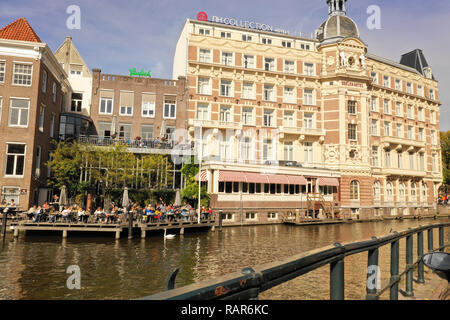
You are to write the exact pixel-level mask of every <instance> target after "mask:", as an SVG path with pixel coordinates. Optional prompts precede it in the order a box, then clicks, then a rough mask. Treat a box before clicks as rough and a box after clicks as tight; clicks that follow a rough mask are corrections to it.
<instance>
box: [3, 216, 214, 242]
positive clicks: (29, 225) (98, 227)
mask: <svg viewBox="0 0 450 320" xmlns="http://www.w3.org/2000/svg"><path fill="white" fill-rule="evenodd" d="M215 223H216V222H215V220H202V221H200V223H198V222H197V221H173V222H157V223H146V224H145V223H140V222H134V223H133V230H136V229H139V230H140V231H141V237H142V238H145V236H146V231H154V230H164V229H167V230H170V229H179V230H180V234H184V229H185V228H212V229H213V230H214V229H215ZM9 228H10V230H13V231H14V236H15V237H18V236H19V233H20V232H21V231H24V232H26V231H33V232H36V231H46V232H48V231H54V232H61V233H62V236H63V238H67V235H68V233H69V232H113V233H115V236H116V239H119V238H120V235H121V233H122V231H124V230H128V228H129V225H128V222H124V223H76V222H55V223H52V222H30V221H19V222H11V223H10V227H9Z"/></svg>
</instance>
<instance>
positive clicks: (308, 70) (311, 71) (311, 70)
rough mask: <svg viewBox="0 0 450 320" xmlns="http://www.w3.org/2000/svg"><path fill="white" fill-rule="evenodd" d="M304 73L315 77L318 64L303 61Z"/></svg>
mask: <svg viewBox="0 0 450 320" xmlns="http://www.w3.org/2000/svg"><path fill="white" fill-rule="evenodd" d="M303 74H304V75H305V76H310V77H313V76H315V75H316V64H315V63H311V62H303Z"/></svg>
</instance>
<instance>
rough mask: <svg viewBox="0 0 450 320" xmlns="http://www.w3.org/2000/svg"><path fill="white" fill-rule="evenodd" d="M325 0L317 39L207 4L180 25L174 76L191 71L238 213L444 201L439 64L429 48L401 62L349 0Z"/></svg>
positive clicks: (191, 113) (219, 193)
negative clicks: (371, 37) (387, 54)
mask: <svg viewBox="0 0 450 320" xmlns="http://www.w3.org/2000/svg"><path fill="white" fill-rule="evenodd" d="M327 4H328V7H329V9H328V13H329V17H328V18H327V19H326V20H325V22H324V23H323V24H322V25H321V26H320V27H319V28H318V30H317V31H316V36H315V38H314V39H308V38H302V37H297V36H291V35H289V34H287V33H286V32H282V31H276V29H274V28H273V27H271V26H268V25H264V24H260V23H255V22H247V21H245V22H244V21H239V20H236V19H232V18H221V17H216V16H213V17H210V19H209V20H208V21H205V20H207V19H204V16H205V15H204V14H203V15H199V17H200V19H202V20H201V21H200V20H187V22H186V24H185V26H184V28H183V30H182V32H181V35H180V38H179V41H178V43H177V46H176V51H175V57H174V66H173V72H174V74H173V76H174V77H178V76H186V77H187V86H188V89H189V98H190V99H189V105H188V119H189V132H190V134H191V136H192V138H194V139H195V140H196V141H197V143H196V145H197V146H198V147H199V146H202V148H201V150H202V157H203V160H204V164H203V170H205V171H206V172H207V173H206V175H205V178H204V181H207V182H208V190H209V192H210V193H211V194H212V206H213V208H214V209H216V210H223V212H224V213H226V214H227V215H226V217H227V220H228V221H229V222H230V223H255V222H259V223H260V222H264V223H266V222H267V223H271V222H278V221H279V219H280V217H281V216H282V215H286V214H287V215H289V214H291V213H292V212H294V211H303V212H305V213H306V214H308V213H309V212H310V211H312V210H313V211H315V210H319V211H322V212H324V211H327V210H326V206H334V209H336V208H337V209H339V211H340V214H341V215H344V216H347V217H352V218H369V217H373V216H378V215H407V214H425V213H428V212H429V211H430V210H434V209H435V199H436V197H437V190H438V188H439V186H440V185H441V183H442V168H441V164H440V163H441V162H440V159H441V155H440V147H439V108H440V105H441V103H440V102H439V95H438V83H437V81H436V80H435V79H434V77H433V73H432V69H431V67H430V66H429V65H428V63H427V62H426V59H425V57H424V55H423V52H422V51H421V50H415V51H413V52H410V53H407V54H405V55H403V57H402V59H401V61H400V63H398V62H394V61H391V60H389V59H385V58H381V57H378V56H376V55H373V54H371V53H369V52H368V47H367V45H366V44H365V43H364V42H363V40H362V39H360V35H359V29H358V27H357V25H356V24H355V22H354V21H353V20H352V19H350V18H349V17H347V15H346V1H336V0H328V1H327ZM272 30H273V31H272ZM200 132H202V133H201V134H200ZM197 152H200V149H197ZM317 199H319V200H318V201H317ZM334 209H333V210H334Z"/></svg>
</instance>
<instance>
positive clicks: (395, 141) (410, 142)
mask: <svg viewBox="0 0 450 320" xmlns="http://www.w3.org/2000/svg"><path fill="white" fill-rule="evenodd" d="M381 142H382V143H389V144H390V145H393V146H398V145H402V146H412V147H415V148H425V141H419V140H415V139H406V138H400V137H391V136H384V137H382V138H381Z"/></svg>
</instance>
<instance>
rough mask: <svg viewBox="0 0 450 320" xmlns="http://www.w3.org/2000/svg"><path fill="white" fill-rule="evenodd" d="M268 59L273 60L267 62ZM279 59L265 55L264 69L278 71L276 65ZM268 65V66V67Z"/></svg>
mask: <svg viewBox="0 0 450 320" xmlns="http://www.w3.org/2000/svg"><path fill="white" fill-rule="evenodd" d="M267 59H270V60H272V61H271V62H267ZM276 62H277V60H276V59H275V58H271V57H264V65H263V69H264V70H265V71H269V72H275V71H276V65H277V63H276ZM267 66H268V68H266V67H267Z"/></svg>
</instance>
